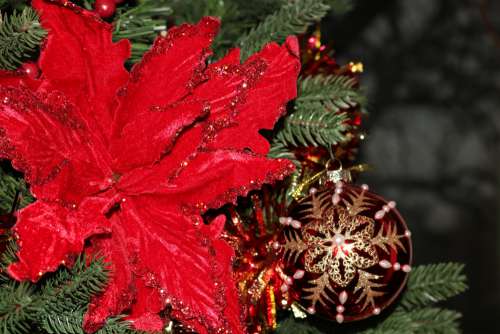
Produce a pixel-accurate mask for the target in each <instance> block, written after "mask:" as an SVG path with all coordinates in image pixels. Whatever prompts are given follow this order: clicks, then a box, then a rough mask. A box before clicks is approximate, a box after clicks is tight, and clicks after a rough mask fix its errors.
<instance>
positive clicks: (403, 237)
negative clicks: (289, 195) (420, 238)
mask: <svg viewBox="0 0 500 334" xmlns="http://www.w3.org/2000/svg"><path fill="white" fill-rule="evenodd" d="M281 222H282V223H284V224H285V225H287V226H286V227H285V229H284V231H283V235H282V252H283V267H284V271H285V273H286V274H287V275H289V277H291V278H293V282H292V283H291V284H290V290H292V291H295V292H296V293H295V295H296V296H299V297H297V299H298V300H297V302H298V303H299V305H300V306H302V308H303V309H304V310H306V311H307V313H309V314H318V315H320V316H323V317H326V318H328V319H331V320H335V321H337V322H339V323H342V322H350V321H356V320H361V319H365V318H368V317H370V316H373V315H378V314H379V313H380V312H381V311H382V310H384V309H385V308H387V307H388V306H389V305H390V304H391V303H392V302H393V301H394V300H395V299H396V298H397V297H398V295H399V293H400V292H401V290H402V289H403V287H404V285H405V283H406V281H407V278H408V273H409V272H410V270H411V260H412V243H411V239H410V237H411V233H410V231H409V230H408V228H407V227H406V224H405V222H404V220H403V218H402V217H401V215H400V213H399V212H398V211H397V210H396V203H395V202H392V201H386V200H385V199H383V198H382V197H380V196H378V195H376V194H374V193H372V192H370V191H369V190H368V186H366V185H364V186H362V187H357V186H354V185H350V184H347V183H344V182H341V181H339V182H337V183H336V184H334V185H331V186H327V187H325V188H323V189H320V190H316V189H312V191H311V192H310V195H309V196H307V197H305V198H303V199H302V200H300V201H299V202H298V203H296V205H295V206H293V207H292V209H291V211H290V217H283V219H281Z"/></svg>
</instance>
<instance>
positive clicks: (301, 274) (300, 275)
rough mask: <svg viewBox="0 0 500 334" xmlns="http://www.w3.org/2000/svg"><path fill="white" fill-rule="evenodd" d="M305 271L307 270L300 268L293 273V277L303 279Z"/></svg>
mask: <svg viewBox="0 0 500 334" xmlns="http://www.w3.org/2000/svg"><path fill="white" fill-rule="evenodd" d="M305 273H306V272H305V271H304V270H301V269H298V270H297V271H296V272H295V274H293V278H295V279H301V278H303V277H304V274H305Z"/></svg>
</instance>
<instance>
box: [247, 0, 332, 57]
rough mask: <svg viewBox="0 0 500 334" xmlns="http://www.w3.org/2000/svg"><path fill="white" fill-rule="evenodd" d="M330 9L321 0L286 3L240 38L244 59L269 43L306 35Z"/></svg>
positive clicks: (298, 0)
mask: <svg viewBox="0 0 500 334" xmlns="http://www.w3.org/2000/svg"><path fill="white" fill-rule="evenodd" d="M329 9H330V7H329V6H328V5H326V4H325V3H324V1H321V0H292V1H287V2H285V4H284V5H283V6H282V7H281V8H280V9H279V10H278V11H277V12H275V13H273V14H271V15H269V16H268V17H266V19H265V20H264V21H263V22H262V23H260V24H259V25H257V26H256V27H255V28H253V29H251V30H250V32H249V33H248V34H246V35H244V36H242V37H240V38H239V44H240V46H241V48H242V58H243V59H246V58H248V56H249V55H251V54H252V53H254V52H256V51H258V50H259V49H260V48H261V47H262V46H263V45H264V44H265V43H267V42H269V41H276V42H282V41H284V40H285V38H286V37H287V36H289V35H294V34H301V33H304V32H305V31H306V30H307V28H308V27H309V26H310V25H311V24H313V23H315V22H319V21H320V20H321V18H323V17H324V16H325V15H326V13H327V12H328V10H329Z"/></svg>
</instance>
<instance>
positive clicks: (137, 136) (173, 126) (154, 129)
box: [112, 100, 209, 171]
mask: <svg viewBox="0 0 500 334" xmlns="http://www.w3.org/2000/svg"><path fill="white" fill-rule="evenodd" d="M208 110H209V106H208V104H206V103H203V102H201V101H198V100H185V101H183V102H180V103H176V104H172V105H170V106H165V107H159V106H157V107H154V108H148V109H146V110H141V111H138V115H137V117H134V119H133V120H131V121H130V122H128V123H127V124H126V125H125V126H124V127H123V129H122V131H121V137H120V138H116V139H115V140H114V141H113V144H112V151H113V155H114V162H115V163H114V165H115V166H116V165H120V167H117V169H115V170H116V171H123V169H122V168H126V169H129V168H132V167H134V166H143V165H144V164H146V165H148V164H150V163H152V162H154V161H157V160H160V158H161V156H162V154H164V153H166V152H167V151H168V150H169V149H171V148H172V146H173V144H174V141H175V139H176V138H177V137H178V136H179V135H180V134H181V132H182V129H184V128H185V127H187V126H189V125H191V124H192V123H193V122H194V121H195V120H196V119H198V118H200V117H202V116H204V115H206V114H207V112H208Z"/></svg>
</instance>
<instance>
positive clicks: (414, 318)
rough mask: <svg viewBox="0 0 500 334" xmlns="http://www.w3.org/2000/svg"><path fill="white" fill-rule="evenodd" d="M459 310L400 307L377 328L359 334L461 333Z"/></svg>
mask: <svg viewBox="0 0 500 334" xmlns="http://www.w3.org/2000/svg"><path fill="white" fill-rule="evenodd" d="M460 317H461V315H460V314H459V313H458V312H455V311H450V310H446V309H440V308H432V307H429V308H422V309H416V310H412V311H405V310H404V309H402V308H401V307H398V308H397V309H396V310H395V311H394V312H393V313H392V314H391V315H390V316H389V317H387V318H386V319H385V320H384V321H382V322H381V323H380V324H378V325H377V326H376V327H375V328H371V329H368V330H365V331H363V332H361V333H359V334H459V333H460V330H459V327H458V322H457V320H458V319H459V318H460Z"/></svg>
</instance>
